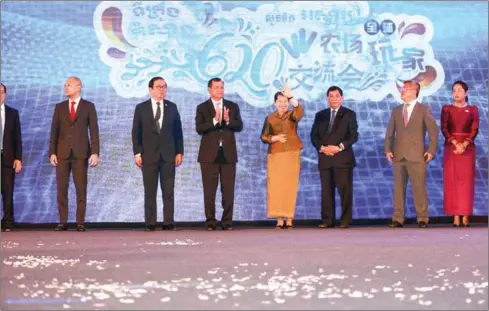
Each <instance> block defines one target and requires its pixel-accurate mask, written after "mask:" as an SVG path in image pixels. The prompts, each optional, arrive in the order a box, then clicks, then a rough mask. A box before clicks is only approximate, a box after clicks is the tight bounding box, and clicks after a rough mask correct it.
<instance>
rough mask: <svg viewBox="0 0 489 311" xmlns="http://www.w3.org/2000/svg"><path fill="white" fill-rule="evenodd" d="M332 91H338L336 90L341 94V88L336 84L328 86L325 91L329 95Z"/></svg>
mask: <svg viewBox="0 0 489 311" xmlns="http://www.w3.org/2000/svg"><path fill="white" fill-rule="evenodd" d="M333 91H338V92H340V95H341V96H343V90H342V89H341V88H340V87H339V86H336V85H333V86H330V87H329V89H328V90H327V91H326V96H329V93H330V92H333Z"/></svg>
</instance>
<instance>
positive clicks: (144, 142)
mask: <svg viewBox="0 0 489 311" xmlns="http://www.w3.org/2000/svg"><path fill="white" fill-rule="evenodd" d="M162 108H163V111H162V112H163V122H162V124H161V130H160V132H158V128H157V124H156V122H155V120H154V113H153V107H152V106H151V99H149V100H147V101H145V102H142V103H140V104H138V105H137V106H136V110H135V111H134V119H133V125H132V148H133V152H134V155H136V154H138V153H140V154H141V156H142V158H143V164H144V163H157V162H158V161H159V160H160V156H161V158H162V159H163V161H165V162H171V163H175V156H176V155H177V154H182V155H183V131H182V122H181V120H180V114H179V113H178V109H177V105H175V104H174V103H173V102H171V101H169V100H166V99H165V100H163V107H162Z"/></svg>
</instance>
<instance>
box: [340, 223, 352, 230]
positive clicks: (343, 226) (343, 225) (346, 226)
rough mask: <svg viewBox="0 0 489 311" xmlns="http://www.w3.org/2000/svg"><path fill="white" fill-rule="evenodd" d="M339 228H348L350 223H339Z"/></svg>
mask: <svg viewBox="0 0 489 311" xmlns="http://www.w3.org/2000/svg"><path fill="white" fill-rule="evenodd" d="M340 228H341V229H348V228H350V225H349V224H342V225H340Z"/></svg>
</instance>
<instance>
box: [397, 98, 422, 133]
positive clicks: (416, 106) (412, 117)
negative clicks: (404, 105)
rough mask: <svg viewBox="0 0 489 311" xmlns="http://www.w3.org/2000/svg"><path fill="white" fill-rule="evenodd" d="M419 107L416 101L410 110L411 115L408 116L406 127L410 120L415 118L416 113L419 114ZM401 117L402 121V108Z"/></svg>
mask: <svg viewBox="0 0 489 311" xmlns="http://www.w3.org/2000/svg"><path fill="white" fill-rule="evenodd" d="M420 109H421V106H420V104H419V103H418V102H416V105H414V108H413V111H412V112H411V116H410V117H409V120H408V123H407V124H406V128H407V127H409V124H411V123H412V122H411V120H413V119H415V118H417V115H418V114H419V110H420ZM401 119H402V120H403V122H404V119H403V116H402V110H401Z"/></svg>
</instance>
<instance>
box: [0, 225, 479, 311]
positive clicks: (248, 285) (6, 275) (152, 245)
mask: <svg viewBox="0 0 489 311" xmlns="http://www.w3.org/2000/svg"><path fill="white" fill-rule="evenodd" d="M1 239H2V261H3V264H2V276H1V279H2V280H1V307H0V309H1V310H43V309H44V310H56V309H58V310H59V309H70V308H71V309H76V310H80V309H84V310H87V309H100V310H108V309H114V310H115V309H118V310H122V309H125V310H127V309H134V310H136V309H139V310H142V309H146V310H151V309H153V310H156V309H158V310H162V309H172V310H184V309H207V310H211V309H212V310H224V309H226V310H229V309H247V310H250V309H267V310H271V309H283V310H286V309H287V310H301V309H317V310H325V309H335V310H340V309H377V310H389V309H399V310H400V309H403V310H415V309H421V310H432V309H436V310H449V309H452V310H463V309H466V310H487V309H488V230H487V226H482V227H472V228H452V227H448V226H446V225H445V226H438V227H437V226H431V227H430V228H428V229H418V228H416V227H415V226H407V227H404V228H401V229H390V228H387V227H385V226H382V227H377V226H376V227H352V228H350V229H347V230H345V229H339V228H336V229H316V228H312V227H309V228H294V229H292V230H276V229H271V228H249V229H241V228H238V229H237V230H235V231H232V232H228V231H213V232H208V231H205V230H204V229H201V228H193V229H192V228H188V229H187V228H185V229H184V230H183V229H179V230H177V231H174V232H168V231H156V232H143V231H142V230H128V229H124V230H101V229H97V230H88V231H86V232H76V231H67V232H54V231H48V230H37V231H33V230H25V231H14V232H8V233H3V234H2V237H1Z"/></svg>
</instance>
